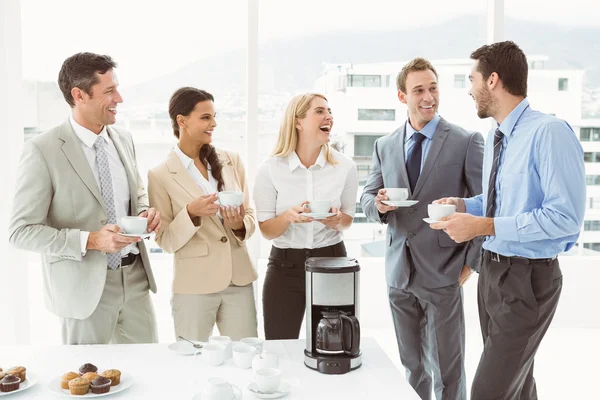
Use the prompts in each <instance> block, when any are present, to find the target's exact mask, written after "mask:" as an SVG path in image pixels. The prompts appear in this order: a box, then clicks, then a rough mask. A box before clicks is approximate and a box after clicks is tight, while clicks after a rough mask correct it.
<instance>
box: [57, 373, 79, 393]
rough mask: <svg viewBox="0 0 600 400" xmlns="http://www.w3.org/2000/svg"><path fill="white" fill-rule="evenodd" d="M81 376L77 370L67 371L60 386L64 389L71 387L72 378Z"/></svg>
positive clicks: (61, 379)
mask: <svg viewBox="0 0 600 400" xmlns="http://www.w3.org/2000/svg"><path fill="white" fill-rule="evenodd" d="M77 378H79V374H78V373H77V372H72V371H71V372H67V373H66V374H64V375H63V376H62V378H60V387H62V388H63V389H67V390H68V389H69V381H70V380H72V379H77Z"/></svg>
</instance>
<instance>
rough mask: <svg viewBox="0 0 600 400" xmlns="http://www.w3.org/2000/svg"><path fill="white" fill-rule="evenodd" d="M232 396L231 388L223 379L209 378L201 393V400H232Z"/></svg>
mask: <svg viewBox="0 0 600 400" xmlns="http://www.w3.org/2000/svg"><path fill="white" fill-rule="evenodd" d="M234 396H235V394H234V392H233V387H232V386H231V384H230V383H229V382H227V381H226V380H225V379H223V378H209V379H208V385H207V386H206V387H205V388H204V390H203V391H202V400H205V399H206V400H232V399H233V398H234Z"/></svg>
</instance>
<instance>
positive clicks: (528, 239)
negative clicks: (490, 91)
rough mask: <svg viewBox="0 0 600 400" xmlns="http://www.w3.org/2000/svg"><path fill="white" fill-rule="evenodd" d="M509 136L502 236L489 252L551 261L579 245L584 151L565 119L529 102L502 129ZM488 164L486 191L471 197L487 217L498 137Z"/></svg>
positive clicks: (475, 210)
mask: <svg viewBox="0 0 600 400" xmlns="http://www.w3.org/2000/svg"><path fill="white" fill-rule="evenodd" d="M499 129H500V131H501V132H502V133H503V134H504V138H503V139H502V150H501V151H500V165H499V168H498V175H497V177H496V213H495V217H494V228H495V231H496V236H488V237H487V238H486V240H485V242H484V244H483V248H484V249H486V250H489V251H493V252H495V253H499V254H502V255H504V256H508V257H510V256H520V257H527V258H551V257H554V256H556V255H558V254H559V253H560V252H562V251H567V250H569V249H570V248H571V247H573V246H574V245H575V243H576V242H577V238H578V237H579V233H580V230H581V225H582V224H583V217H584V214H585V201H586V194H585V189H586V181H585V168H584V164H583V149H582V147H581V144H580V143H579V140H578V138H577V136H576V135H575V133H574V132H573V129H571V127H570V126H569V124H568V123H566V122H565V121H563V120H561V119H558V118H556V117H554V116H551V115H548V114H544V113H541V112H539V111H534V110H532V109H531V107H529V101H528V100H527V99H526V98H525V99H523V101H521V102H520V103H519V105H517V107H515V108H514V109H513V110H512V111H511V113H510V114H509V115H508V116H507V117H506V119H505V120H504V121H502V124H500V126H499ZM495 130H496V128H494V129H492V130H491V131H490V133H489V134H488V138H487V141H486V146H485V153H484V160H483V177H484V178H483V193H482V194H480V195H479V196H475V197H471V198H470V199H465V205H466V208H467V212H468V213H469V214H473V215H477V216H483V215H485V212H484V210H486V209H487V204H486V202H487V194H488V185H489V176H490V170H491V168H492V158H493V154H494V149H493V142H494V140H493V135H494V131H495Z"/></svg>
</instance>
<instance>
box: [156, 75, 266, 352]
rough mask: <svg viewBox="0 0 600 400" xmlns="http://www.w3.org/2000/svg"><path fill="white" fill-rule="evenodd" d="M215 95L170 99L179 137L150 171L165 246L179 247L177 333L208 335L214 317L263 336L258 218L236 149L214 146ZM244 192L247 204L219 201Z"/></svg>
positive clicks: (236, 332) (239, 333) (237, 334)
mask: <svg viewBox="0 0 600 400" xmlns="http://www.w3.org/2000/svg"><path fill="white" fill-rule="evenodd" d="M213 101H214V98H213V96H212V95H211V94H210V93H207V92H205V91H203V90H199V89H195V88H190V87H184V88H181V89H179V90H177V91H176V92H175V93H174V94H173V96H172V97H171V100H170V102H169V116H170V117H171V123H172V125H173V131H174V134H175V136H176V137H177V138H178V139H179V143H178V145H177V146H175V148H174V149H173V151H171V152H170V153H169V155H168V157H167V160H166V161H164V162H163V163H162V164H160V165H158V166H157V167H155V168H153V169H152V170H150V171H149V173H148V192H149V196H150V204H152V207H156V209H157V210H160V212H161V215H162V229H161V230H160V232H159V233H158V234H157V235H156V242H157V243H158V245H159V246H160V247H161V248H162V249H164V250H165V251H166V252H168V253H174V254H175V257H174V277H173V297H172V301H171V307H172V315H173V320H174V324H175V334H176V335H181V336H183V337H185V338H188V339H192V340H200V341H206V340H207V339H208V337H209V336H210V335H211V333H212V331H213V327H214V325H215V323H216V324H217V327H218V328H219V332H220V334H221V335H227V336H230V337H231V338H232V339H233V340H239V339H240V338H242V337H246V336H257V329H256V327H257V322H256V306H255V303H254V292H253V289H252V282H253V281H255V280H256V278H257V275H256V271H255V269H254V267H253V265H252V263H251V261H250V257H249V255H248V251H247V250H246V240H247V239H248V238H249V237H250V236H251V235H252V234H253V233H254V230H255V227H256V220H255V217H254V210H252V208H251V207H250V196H249V193H248V187H247V184H246V175H245V171H244V166H243V165H242V162H241V160H240V157H239V156H238V155H237V154H235V153H232V152H229V151H225V150H221V149H215V148H214V147H213V146H212V145H211V142H212V137H213V134H214V129H215V127H216V126H217V123H216V121H215V110H214V103H213ZM221 191H237V192H242V193H243V199H244V200H243V204H242V205H241V206H240V207H233V208H232V207H219V205H218V204H217V194H216V193H217V192H221Z"/></svg>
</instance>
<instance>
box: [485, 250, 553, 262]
mask: <svg viewBox="0 0 600 400" xmlns="http://www.w3.org/2000/svg"><path fill="white" fill-rule="evenodd" d="M485 253H487V254H489V256H490V260H492V261H495V262H499V263H503V264H523V265H529V264H551V263H552V262H553V261H554V260H556V258H557V256H554V257H552V258H525V257H517V256H513V257H506V256H503V255H502V254H498V253H494V252H493V251H489V250H485Z"/></svg>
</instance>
